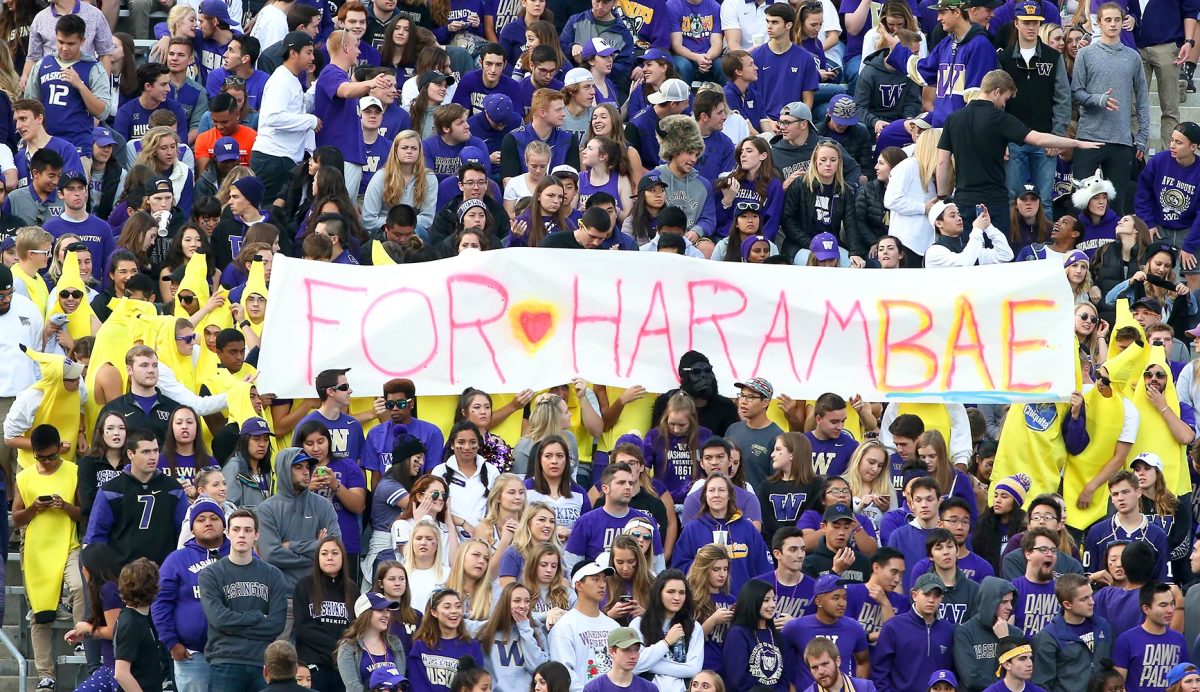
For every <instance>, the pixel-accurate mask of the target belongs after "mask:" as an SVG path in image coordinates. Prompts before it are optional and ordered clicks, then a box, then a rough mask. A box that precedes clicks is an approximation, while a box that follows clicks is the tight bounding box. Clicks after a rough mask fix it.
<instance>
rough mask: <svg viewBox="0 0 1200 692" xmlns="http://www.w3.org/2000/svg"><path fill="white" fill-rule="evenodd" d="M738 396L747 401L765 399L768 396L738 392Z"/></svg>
mask: <svg viewBox="0 0 1200 692" xmlns="http://www.w3.org/2000/svg"><path fill="white" fill-rule="evenodd" d="M737 398H738V399H745V400H746V401H765V400H766V398H767V397H765V396H759V395H758V394H738V395H737Z"/></svg>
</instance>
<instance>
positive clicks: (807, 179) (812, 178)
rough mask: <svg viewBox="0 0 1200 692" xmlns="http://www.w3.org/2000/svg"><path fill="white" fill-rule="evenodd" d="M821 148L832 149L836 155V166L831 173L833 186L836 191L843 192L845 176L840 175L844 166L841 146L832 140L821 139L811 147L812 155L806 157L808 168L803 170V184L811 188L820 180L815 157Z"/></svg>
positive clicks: (818, 154) (819, 153)
mask: <svg viewBox="0 0 1200 692" xmlns="http://www.w3.org/2000/svg"><path fill="white" fill-rule="evenodd" d="M822 149H832V150H833V151H836V152H837V155H838V167H837V170H836V171H834V173H833V186H834V188H836V189H837V190H838V192H844V191H845V189H846V178H845V177H844V176H843V175H842V171H843V170H844V169H845V167H846V162H845V161H844V160H842V148H841V147H840V146H838V145H837V142H834V141H833V140H821V141H820V142H817V146H816V147H814V148H813V153H812V156H811V157H809V159H808V170H807V171H805V172H804V184H805V185H807V186H808V189H810V190H812V189H814V188H815V186H816V185H817V184H819V182H820V180H819V179H818V178H817V157H818V156H820V155H821V150H822Z"/></svg>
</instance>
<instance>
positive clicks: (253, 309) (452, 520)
mask: <svg viewBox="0 0 1200 692" xmlns="http://www.w3.org/2000/svg"><path fill="white" fill-rule="evenodd" d="M120 9H121V8H120V2H119V0H102V1H101V2H100V3H99V5H98V6H93V5H92V4H89V3H87V2H84V1H83V0H54V2H53V3H52V4H51V5H50V6H48V7H41V6H39V5H38V0H6V2H4V3H3V5H2V6H0V175H2V176H3V178H2V180H3V185H2V186H0V190H2V191H3V192H2V193H0V194H2V196H3V206H2V207H0V250H2V253H3V262H2V263H0V419H2V421H3V444H2V445H0V483H3V485H2V486H0V487H3V488H4V489H5V492H6V493H7V498H8V499H9V500H10V501H11V526H10V525H9V521H10V516H9V513H7V512H4V513H0V553H2V554H5V555H7V553H8V549H7V548H8V544H9V540H10V535H11V537H12V539H13V540H14V541H15V543H14V546H16V545H19V550H20V565H21V570H22V573H23V583H24V585H25V591H24V596H23V598H22V600H21V601H19V602H20V603H21V605H22V606H24V605H28V623H29V624H28V627H29V634H30V636H29V640H30V642H31V646H32V654H33V659H34V667H35V669H36V674H37V677H38V678H39V682H38V684H37V689H39V690H53V689H68V686H67V685H65V684H64V682H63V681H61V680H59V679H58V678H59V677H60V675H59V674H58V673H59V671H58V670H57V668H56V664H55V655H54V654H55V651H56V648H57V649H62V648H63V647H68V648H69V647H71V646H75V647H78V650H79V651H80V652H81V654H82V655H84V656H85V657H86V660H87V661H88V665H87V668H86V671H85V674H84V675H83V676H81V678H82V679H83V681H82V682H81V683H80V684H79V685H78V686H77V687H76V688H75V689H78V690H83V691H85V692H112V691H115V690H117V689H120V690H125V691H126V692H141V691H145V692H150V691H152V690H154V691H157V690H164V689H174V690H178V691H179V692H208V691H210V690H211V692H242V691H245V692H258V690H261V689H263V688H268V689H272V690H293V689H297V688H309V687H311V688H314V689H318V690H322V691H323V692H343V691H349V692H359V691H365V690H409V691H411V692H488V691H489V690H491V689H496V690H499V691H500V692H526V690H528V691H530V692H581V691H584V690H586V692H615V691H616V690H627V689H629V690H633V691H634V692H638V691H648V690H652V689H656V690H660V691H662V692H725V691H726V690H729V692H747V691H751V692H765V691H772V690H773V691H774V692H807V691H808V690H812V691H814V692H823V691H825V690H830V691H840V692H850V691H852V690H858V691H865V690H872V689H874V690H880V691H881V692H925V691H927V690H933V691H935V692H946V691H947V690H953V691H969V692H984V691H986V692H1004V691H1009V692H1021V691H1022V690H1027V691H1029V692H1038V691H1039V690H1050V691H1053V692H1060V691H1061V692H1080V691H1083V690H1088V691H1089V692H1090V691H1092V690H1095V691H1097V692H1100V691H1103V692H1115V691H1117V690H1130V691H1135V690H1136V691H1137V692H1150V691H1160V690H1170V691H1171V692H1198V691H1200V668H1198V667H1197V666H1196V665H1194V664H1193V662H1200V642H1198V641H1197V640H1198V638H1200V589H1194V588H1191V587H1192V583H1193V581H1194V580H1195V579H1196V577H1197V575H1200V552H1198V551H1196V549H1195V548H1196V545H1195V544H1196V541H1197V538H1196V528H1197V526H1196V520H1195V517H1196V508H1195V502H1194V498H1195V497H1196V495H1195V493H1193V487H1194V484H1195V483H1196V482H1198V481H1200V471H1198V470H1197V468H1198V467H1197V465H1196V464H1194V463H1193V462H1192V461H1191V459H1192V458H1193V456H1194V455H1193V454H1192V446H1193V443H1194V442H1195V441H1196V437H1197V427H1196V425H1197V420H1196V415H1195V408H1194V407H1195V405H1196V404H1197V402H1200V377H1198V376H1197V368H1198V365H1197V364H1198V363H1200V359H1197V360H1193V355H1192V346H1193V345H1194V344H1192V343H1191V342H1194V341H1197V340H1200V327H1198V326H1197V325H1198V323H1200V306H1198V304H1197V300H1196V295H1195V292H1194V291H1195V289H1197V288H1200V266H1198V265H1197V259H1196V254H1197V253H1198V252H1200V218H1198V214H1197V212H1198V210H1200V196H1198V195H1197V194H1196V192H1197V190H1196V188H1197V185H1200V165H1197V150H1198V149H1200V125H1198V124H1196V123H1193V122H1181V121H1180V112H1179V111H1180V103H1181V102H1185V101H1186V99H1187V98H1188V96H1189V94H1191V93H1194V92H1195V87H1194V84H1193V79H1192V75H1193V71H1194V68H1195V63H1196V58H1197V49H1196V40H1195V36H1196V33H1197V25H1196V17H1197V14H1198V13H1200V2H1197V1H1196V0H1140V1H1139V2H1133V3H1123V2H1121V3H1118V2H1106V3H1103V4H1100V3H1098V2H1097V3H1092V2H1089V0H1066V2H1065V3H1064V4H1062V5H1056V4H1055V3H1054V2H1052V1H1051V0H1019V1H1013V0H923V1H922V2H905V1H904V0H888V1H887V2H885V3H882V4H879V3H872V2H866V1H863V0H841V1H840V4H839V5H835V4H833V3H832V2H830V0H812V1H811V2H809V1H802V2H794V3H793V2H769V1H767V0H721V1H720V2H718V1H717V0H616V1H615V2H614V0H590V1H589V2H581V0H553V2H551V1H549V0H517V1H515V2H514V1H512V0H504V1H502V2H500V1H492V0H487V1H482V2H481V1H480V0H429V1H428V2H426V0H371V1H370V2H369V3H368V4H363V3H362V2H360V0H345V1H344V2H340V3H339V2H333V3H325V2H321V1H320V0H268V1H267V2H265V3H263V2H261V0H246V2H245V4H243V2H242V0H231V1H230V2H226V1H225V0H202V2H200V3H199V4H198V5H197V4H195V3H194V2H191V1H190V0H181V1H176V0H130V2H129V4H128V13H129V22H130V25H131V27H132V29H133V35H130V34H124V33H115V34H114V33H113V30H114V27H115V25H116V20H117V17H118V13H119V11H120ZM164 14H165V17H164ZM159 20H163V21H161V23H160V22H159ZM139 46H141V47H142V48H139ZM146 46H149V48H148V50H143V49H144V48H145V47H146ZM1151 83H1154V84H1156V89H1157V97H1158V100H1159V105H1160V113H1161V122H1160V133H1161V141H1156V142H1151V141H1150V108H1149V98H1150V94H1151V92H1150V88H1149V86H1150V84H1151ZM1155 149H1157V153H1155ZM516 246H525V247H548V248H568V249H612V250H618V251H638V250H643V251H653V252H667V253H675V254H680V255H686V256H688V257H691V258H694V259H695V260H697V261H701V260H704V259H709V260H717V261H728V262H743V263H771V264H795V265H808V266H819V267H830V268H843V269H856V270H869V269H895V268H910V269H918V268H922V267H944V266H964V267H965V266H972V265H976V264H994V263H1001V262H1010V261H1014V259H1015V260H1016V261H1023V260H1050V261H1055V262H1061V263H1062V265H1063V271H1064V274H1065V276H1066V279H1067V281H1068V283H1069V284H1070V287H1071V292H1072V294H1073V296H1074V298H1075V305H1074V315H1075V319H1074V323H1073V325H1072V328H1073V330H1074V333H1075V336H1076V338H1077V341H1078V344H1079V376H1078V380H1079V383H1080V384H1079V387H1078V391H1076V392H1075V393H1074V394H1073V395H1072V397H1071V400H1070V401H1069V402H1064V403H1040V404H1039V403H1030V404H1014V405H1013V406H1012V407H1009V406H1005V405H999V404H995V403H991V402H980V403H979V404H978V405H971V406H963V405H960V404H918V403H907V402H893V403H891V404H887V405H885V404H883V403H880V402H870V401H864V400H863V399H862V398H861V397H860V396H858V395H857V393H855V392H841V393H833V392H830V393H826V394H823V395H821V396H819V397H817V398H815V399H813V400H808V401H801V400H795V399H792V398H791V397H789V396H787V395H786V393H783V392H776V391H775V389H774V387H773V386H772V384H771V383H770V381H769V380H768V379H766V378H763V377H754V378H751V379H746V380H745V381H742V382H737V383H732V382H730V383H724V384H725V385H726V387H725V388H724V390H725V391H727V392H728V391H732V390H733V389H736V390H737V392H738V394H737V396H736V398H735V399H730V398H727V397H726V396H724V395H722V394H721V391H722V388H721V387H719V386H718V382H717V380H716V377H715V375H714V372H713V368H712V365H711V363H710V362H709V361H708V359H707V358H706V357H705V355H704V354H701V353H698V352H695V351H689V352H688V353H686V354H685V355H684V356H683V357H682V358H681V359H680V361H679V364H678V372H677V373H676V374H677V375H678V377H679V380H680V383H681V385H680V387H679V389H677V390H674V391H670V392H662V393H659V392H652V393H651V392H647V391H645V390H644V389H643V388H642V387H639V386H634V387H628V388H620V387H614V386H608V385H606V384H604V383H595V384H593V383H588V382H584V381H582V380H576V381H572V382H569V383H565V384H563V385H562V386H559V387H554V388H551V389H549V390H547V391H543V392H533V391H529V390H522V391H518V392H516V393H499V392H496V393H488V392H484V391H480V390H478V389H468V390H467V391H465V392H464V393H463V394H462V396H461V397H431V396H418V386H419V382H418V383H414V382H412V381H410V380H405V379H396V380H391V381H389V382H387V383H386V384H385V385H384V386H383V388H382V390H381V391H377V392H361V393H359V395H358V396H355V392H354V391H353V389H352V388H351V386H350V384H349V383H348V380H347V377H346V375H347V371H346V370H345V369H342V368H339V367H337V366H340V365H344V364H339V363H326V364H324V365H325V366H326V367H328V368H329V369H325V370H323V371H321V372H320V373H319V374H317V376H316V378H315V382H314V383H313V384H314V389H315V391H314V396H313V397H312V398H310V399H283V398H280V397H276V396H274V394H273V393H271V392H266V391H259V390H258V388H257V387H256V386H255V374H256V373H257V368H258V367H260V366H261V367H271V364H270V363H265V362H260V360H259V344H260V341H261V339H262V335H263V328H264V317H265V315H266V312H267V310H268V303H269V301H268V297H269V290H268V285H269V283H270V280H271V265H272V260H273V258H274V257H275V256H276V255H278V254H280V253H282V254H284V255H287V256H289V257H298V258H303V259H305V260H309V261H324V262H335V263H340V264H348V265H358V264H373V265H377V264H407V263H415V262H426V261H433V260H437V259H440V258H443V257H450V256H454V255H457V254H460V253H463V252H477V251H498V250H502V249H503V248H508V247H516ZM687 261H691V260H682V259H679V260H675V259H666V258H664V259H663V267H664V270H669V269H676V268H677V266H679V265H676V264H670V263H671V262H687ZM830 270H832V269H830ZM292 327H294V328H296V329H302V328H304V325H299V324H297V325H292ZM273 328H281V327H273ZM1066 328H1067V327H1066V325H1063V329H1066ZM776 365H777V364H776ZM777 370H778V367H776V366H773V365H770V364H768V366H767V367H765V368H764V373H765V374H767V375H768V376H769V375H770V373H771V372H773V371H777ZM2 579H3V571H2V570H0V580H2ZM0 583H2V581H0ZM0 599H3V592H0ZM1188 602H1192V603H1193V605H1192V607H1191V608H1190V609H1188V608H1187V607H1186V604H1187V603H1188ZM12 603H13V601H12V600H10V601H9V605H10V607H12ZM4 605H5V603H4V601H3V600H0V614H2V613H3V608H4ZM20 615H21V617H25V615H26V613H21V614H20ZM59 621H69V622H68V624H69V626H68V627H67V628H66V632H65V640H66V642H67V643H66V644H62V643H56V642H55V638H56V636H57V635H56V634H55V632H56V631H57V632H58V633H59V634H60V635H61V634H62V633H63V628H62V627H61V626H60V627H59V629H58V630H56V629H55V623H56V622H59ZM61 677H63V678H64V680H65V677H66V676H65V675H64V676H61Z"/></svg>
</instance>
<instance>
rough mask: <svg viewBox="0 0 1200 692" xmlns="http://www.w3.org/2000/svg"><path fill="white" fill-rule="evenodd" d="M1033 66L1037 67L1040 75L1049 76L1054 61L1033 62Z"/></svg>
mask: <svg viewBox="0 0 1200 692" xmlns="http://www.w3.org/2000/svg"><path fill="white" fill-rule="evenodd" d="M1033 66H1034V67H1036V68H1037V73H1038V76H1040V77H1049V76H1050V71H1051V70H1053V69H1054V63H1052V62H1035V63H1033Z"/></svg>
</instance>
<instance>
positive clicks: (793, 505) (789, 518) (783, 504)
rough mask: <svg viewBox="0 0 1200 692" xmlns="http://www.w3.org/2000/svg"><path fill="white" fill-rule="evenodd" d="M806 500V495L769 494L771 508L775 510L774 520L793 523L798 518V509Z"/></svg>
mask: <svg viewBox="0 0 1200 692" xmlns="http://www.w3.org/2000/svg"><path fill="white" fill-rule="evenodd" d="M807 499H808V494H807V493H785V494H776V493H771V495H770V500H771V507H772V508H773V509H774V510H775V518H776V519H777V520H778V521H781V522H784V521H786V522H793V523H794V522H795V521H796V519H798V518H799V517H800V507H801V506H802V505H804V501H805V500H807Z"/></svg>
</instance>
